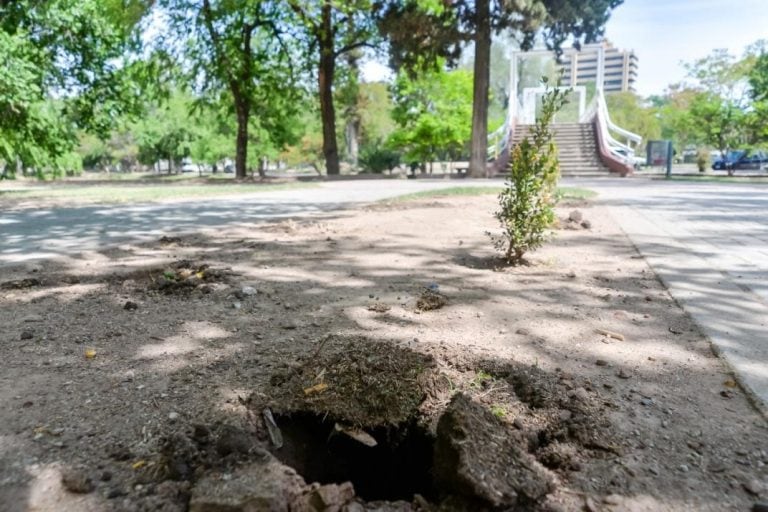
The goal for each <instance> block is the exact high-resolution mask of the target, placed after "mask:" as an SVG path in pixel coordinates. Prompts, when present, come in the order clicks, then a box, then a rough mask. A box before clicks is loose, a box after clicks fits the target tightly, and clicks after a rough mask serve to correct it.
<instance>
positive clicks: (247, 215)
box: [0, 180, 501, 266]
mask: <svg viewBox="0 0 768 512" xmlns="http://www.w3.org/2000/svg"><path fill="white" fill-rule="evenodd" d="M500 183H501V181H498V182H495V183H494V182H489V181H488V180H461V181H458V180H375V181H374V180H359V181H338V182H328V183H324V184H322V185H321V186H320V187H318V188H297V189H286V190H280V191H272V192H257V193H253V194H238V195H233V196H228V197H221V196H219V197H215V198H209V199H200V198H196V199H194V200H185V201H176V202H172V203H157V204H144V205H134V206H114V205H104V206H82V207H72V208H41V209H23V210H11V211H2V203H0V266H2V265H3V264H7V263H19V262H27V261H31V260H35V259H42V258H50V257H55V256H61V255H67V254H73V253H76V252H79V251H87V250H95V249H98V248H99V247H102V246H104V245H106V244H111V243H117V242H122V241H126V240H151V239H156V238H157V237H158V236H160V235H163V234H168V233H174V234H178V233H183V232H187V231H193V230H199V229H201V228H216V227H219V226H231V225H234V224H238V223H253V222H263V221H269V220H274V219H279V218H285V217H292V216H298V215H309V214H314V213H318V212H327V211H332V210H335V209H339V208H344V207H349V206H351V205H353V204H357V203H366V202H371V201H377V200H379V199H385V198H388V197H394V196H398V195H402V194H409V193H412V192H419V191H423V190H430V189H436V188H446V187H455V186H459V185H461V186H467V185H469V186H489V185H493V184H500Z"/></svg>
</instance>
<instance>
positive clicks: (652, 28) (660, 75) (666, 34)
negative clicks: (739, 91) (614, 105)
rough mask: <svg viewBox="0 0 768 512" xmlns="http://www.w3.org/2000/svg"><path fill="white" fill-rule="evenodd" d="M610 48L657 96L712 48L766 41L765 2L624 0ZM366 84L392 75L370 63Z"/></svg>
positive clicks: (739, 50)
mask: <svg viewBox="0 0 768 512" xmlns="http://www.w3.org/2000/svg"><path fill="white" fill-rule="evenodd" d="M605 35H606V37H607V38H608V39H609V40H611V41H612V42H613V43H614V46H616V47H618V48H622V49H628V50H629V49H633V50H635V53H636V54H637V56H638V59H639V68H638V81H637V84H636V87H637V92H638V93H639V94H640V95H641V96H649V95H651V94H661V93H662V92H664V89H665V88H666V87H667V86H668V85H669V84H671V83H675V82H680V81H681V80H683V79H684V78H685V74H686V72H685V68H684V67H683V65H682V63H683V62H691V61H694V60H696V59H699V58H702V57H706V56H707V55H708V54H709V53H710V52H711V51H712V50H714V49H716V48H727V49H728V50H729V51H731V53H733V54H735V55H739V56H740V55H742V54H743V53H744V49H745V48H746V47H747V46H748V45H749V44H752V43H754V42H755V41H757V40H758V39H768V0H624V3H623V4H622V5H620V6H619V7H617V8H616V9H615V10H614V11H613V13H612V15H611V18H610V20H609V21H608V24H607V25H606V30H605ZM363 76H364V78H365V79H366V80H381V79H386V78H387V77H389V76H391V72H389V70H388V69H387V67H386V66H385V65H383V64H381V63H378V62H372V61H369V62H367V63H365V64H364V66H363Z"/></svg>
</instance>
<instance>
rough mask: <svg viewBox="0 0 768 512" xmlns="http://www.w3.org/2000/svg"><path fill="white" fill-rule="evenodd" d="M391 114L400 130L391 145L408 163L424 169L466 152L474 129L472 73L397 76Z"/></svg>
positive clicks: (464, 71) (437, 72)
mask: <svg viewBox="0 0 768 512" xmlns="http://www.w3.org/2000/svg"><path fill="white" fill-rule="evenodd" d="M393 90H394V102H395V107H394V110H393V112H392V116H393V118H394V120H395V121H396V122H397V124H398V125H399V128H398V129H397V130H395V132H394V133H393V134H392V136H391V139H390V143H391V145H392V146H393V147H395V148H398V149H400V150H401V151H403V152H404V154H405V160H406V161H407V162H415V163H418V164H421V165H422V166H423V165H424V164H425V163H427V162H432V161H435V160H437V159H441V158H445V159H450V160H455V159H457V158H458V157H459V156H460V155H461V154H462V152H465V148H466V146H467V142H468V141H469V137H470V134H471V129H472V125H471V122H472V74H471V73H470V72H468V71H466V70H455V71H449V72H446V71H431V72H428V73H425V74H424V75H422V76H420V77H419V78H410V77H409V76H408V75H407V74H406V73H400V74H398V76H397V79H396V81H395V84H394V87H393Z"/></svg>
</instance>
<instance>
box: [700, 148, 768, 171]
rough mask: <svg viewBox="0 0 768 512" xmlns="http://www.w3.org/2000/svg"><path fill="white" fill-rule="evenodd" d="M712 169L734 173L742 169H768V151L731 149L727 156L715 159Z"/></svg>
mask: <svg viewBox="0 0 768 512" xmlns="http://www.w3.org/2000/svg"><path fill="white" fill-rule="evenodd" d="M712 169H714V170H716V171H723V170H725V171H728V174H733V172H734V171H736V170H742V169H757V170H764V169H768V153H766V152H765V151H760V150H757V151H751V150H749V149H741V150H735V151H729V152H728V153H726V154H725V158H723V157H722V156H721V157H720V158H718V159H717V160H715V162H714V163H713V164H712Z"/></svg>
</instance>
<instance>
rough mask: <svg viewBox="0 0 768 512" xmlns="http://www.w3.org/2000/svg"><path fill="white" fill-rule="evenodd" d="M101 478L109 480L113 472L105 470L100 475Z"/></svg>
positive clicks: (105, 480)
mask: <svg viewBox="0 0 768 512" xmlns="http://www.w3.org/2000/svg"><path fill="white" fill-rule="evenodd" d="M99 480H101V481H102V482H109V481H110V480H112V473H111V472H110V471H103V472H102V473H101V476H99Z"/></svg>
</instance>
